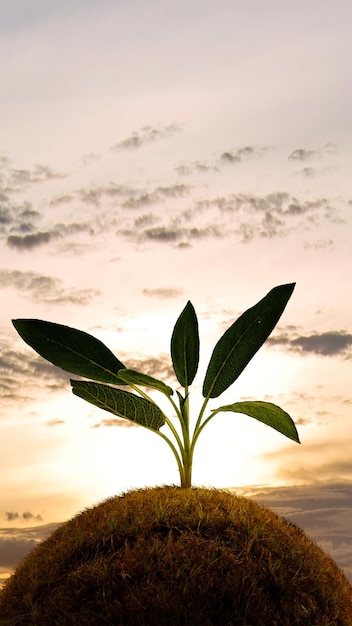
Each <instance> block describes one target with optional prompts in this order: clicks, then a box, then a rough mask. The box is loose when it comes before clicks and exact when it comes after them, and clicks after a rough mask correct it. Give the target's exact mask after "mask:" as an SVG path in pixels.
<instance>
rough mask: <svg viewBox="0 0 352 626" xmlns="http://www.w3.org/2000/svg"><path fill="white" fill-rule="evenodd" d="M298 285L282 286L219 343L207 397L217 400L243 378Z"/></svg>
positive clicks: (205, 390)
mask: <svg viewBox="0 0 352 626" xmlns="http://www.w3.org/2000/svg"><path fill="white" fill-rule="evenodd" d="M294 287H295V283H290V284H288V285H279V286H278V287H274V289H272V290H271V291H269V293H268V294H267V295H266V296H265V297H264V298H263V299H262V300H260V301H259V302H258V303H257V304H256V305H254V306H253V307H252V308H250V309H248V310H247V311H245V312H244V313H243V314H242V315H241V316H240V317H239V318H238V319H237V320H236V321H235V322H234V323H233V324H232V326H230V328H228V329H227V331H226V332H225V333H224V334H223V336H222V337H221V338H220V339H219V341H218V343H217V344H216V346H215V348H214V351H213V354H212V355H211V358H210V361H209V365H208V369H207V372H206V375H205V379H204V384H203V396H204V397H205V398H206V397H209V398H217V397H218V396H219V395H220V394H221V393H223V391H225V389H227V388H228V387H230V385H232V383H233V382H234V381H235V380H236V379H237V378H238V377H239V375H240V374H241V373H242V371H243V370H244V368H245V367H246V365H248V363H249V361H250V360H251V359H252V357H253V356H254V355H255V353H256V352H257V351H258V350H259V348H260V347H261V346H262V345H263V343H264V341H265V340H266V339H267V338H268V336H269V335H270V333H271V331H272V330H273V329H274V328H275V326H276V324H277V322H278V320H279V319H280V317H281V315H282V313H283V311H284V309H285V307H286V304H287V302H288V300H289V299H290V297H291V294H292V292H293V289H294Z"/></svg>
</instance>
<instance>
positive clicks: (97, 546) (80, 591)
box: [0, 487, 352, 626]
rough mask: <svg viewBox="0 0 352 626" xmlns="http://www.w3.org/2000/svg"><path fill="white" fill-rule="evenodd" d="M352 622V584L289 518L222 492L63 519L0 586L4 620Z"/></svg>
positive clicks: (168, 491) (127, 500) (140, 497)
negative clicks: (63, 522)
mask: <svg viewBox="0 0 352 626" xmlns="http://www.w3.org/2000/svg"><path fill="white" fill-rule="evenodd" d="M298 624H300V625H302V624H305V625H311V626H313V625H314V626H328V625H331V626H332V625H334V626H348V625H352V588H351V586H350V585H349V583H348V581H347V579H346V578H345V576H344V575H343V573H342V572H341V570H340V569H339V568H338V567H337V565H336V564H335V563H334V562H333V561H332V560H331V559H330V557H328V556H327V555H326V554H324V552H322V550H321V549H320V548H319V547H318V546H317V545H316V544H315V543H314V542H312V541H311V540H309V539H308V538H307V537H306V535H305V534H304V533H303V532H302V531H301V530H300V529H299V528H297V527H296V526H295V525H294V524H291V523H290V522H288V521H287V520H285V519H283V518H280V517H278V516H277V515H275V514H274V513H273V512H271V511H269V510H268V509H265V508H263V507H260V506H259V505H257V504H256V503H254V502H253V501H251V500H249V499H246V498H240V497H236V496H233V495H232V494H230V493H227V492H224V491H220V490H208V489H180V488H178V487H161V488H155V489H142V490H137V491H131V492H128V493H126V494H124V495H123V496H121V497H114V498H110V499H108V500H106V501H104V502H103V503H101V504H99V505H97V506H95V507H93V508H91V509H88V510H86V511H84V512H83V513H81V514H79V515H78V516H76V517H75V518H73V519H72V520H70V521H69V522H67V523H65V524H64V525H62V526H61V527H60V528H58V529H57V530H56V531H55V532H54V533H53V534H52V535H51V536H50V537H49V538H48V539H46V540H45V541H44V542H43V543H42V544H40V545H39V546H38V547H37V548H36V549H35V550H33V551H32V552H31V553H30V554H29V555H28V556H27V557H26V558H25V559H24V560H23V561H22V563H21V564H20V565H19V567H18V568H17V570H16V572H15V573H14V575H13V576H12V577H11V578H10V579H9V580H8V582H7V583H6V585H5V587H4V589H3V591H2V592H1V593H0V625H1V626H10V625H11V626H51V625H53V626H54V625H55V626H69V625H70V626H85V625H90V626H107V625H109V626H110V625H111V626H112V625H113V626H119V625H123V626H167V625H170V626H198V625H199V626H210V625H219V626H231V625H239V626H244V625H247V626H250V625H251V626H266V625H268V626H269V625H270V626H295V625H298Z"/></svg>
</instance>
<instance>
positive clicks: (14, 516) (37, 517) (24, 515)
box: [5, 511, 43, 522]
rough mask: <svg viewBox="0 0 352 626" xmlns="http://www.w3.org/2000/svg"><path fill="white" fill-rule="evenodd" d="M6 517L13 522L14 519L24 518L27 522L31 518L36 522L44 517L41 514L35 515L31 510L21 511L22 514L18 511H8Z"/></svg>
mask: <svg viewBox="0 0 352 626" xmlns="http://www.w3.org/2000/svg"><path fill="white" fill-rule="evenodd" d="M5 519H6V520H7V521H8V522H13V521H14V520H23V521H25V522H28V521H29V520H32V521H36V522H42V521H43V518H42V516H41V515H34V514H33V513H31V512H30V511H24V513H21V514H19V513H17V511H16V512H13V511H6V512H5Z"/></svg>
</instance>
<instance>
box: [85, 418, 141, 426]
mask: <svg viewBox="0 0 352 626" xmlns="http://www.w3.org/2000/svg"><path fill="white" fill-rule="evenodd" d="M138 426H139V424H136V423H135V422H132V421H131V420H128V419H126V418H121V419H120V418H119V417H111V418H107V419H102V420H101V421H100V422H97V423H96V424H93V426H91V427H90V428H101V427H107V428H110V427H117V428H136V427H137V428H138Z"/></svg>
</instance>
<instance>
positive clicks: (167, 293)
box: [142, 287, 182, 300]
mask: <svg viewBox="0 0 352 626" xmlns="http://www.w3.org/2000/svg"><path fill="white" fill-rule="evenodd" d="M142 293H143V294H144V295H145V296H148V297H149V298H158V299H160V300H166V299H170V298H177V297H178V296H180V295H181V294H182V289H173V288H172V287H158V288H156V289H143V291H142Z"/></svg>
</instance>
